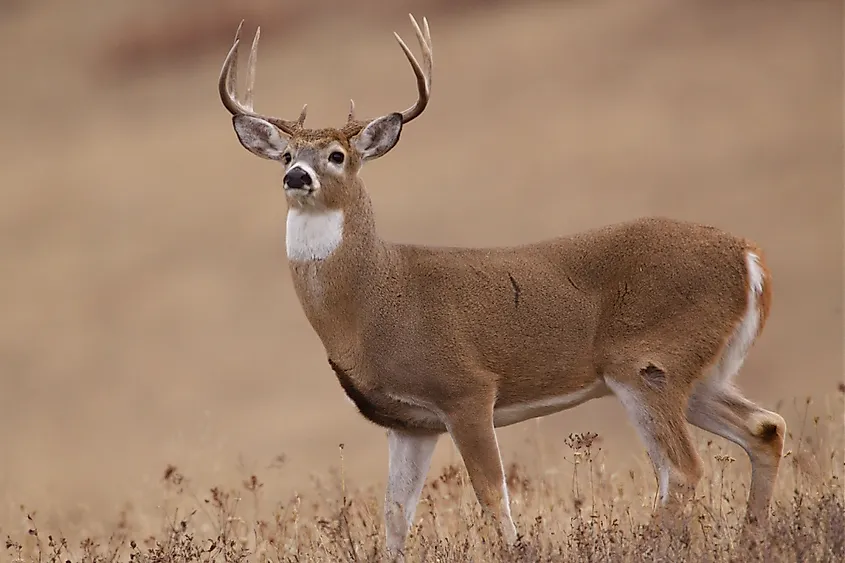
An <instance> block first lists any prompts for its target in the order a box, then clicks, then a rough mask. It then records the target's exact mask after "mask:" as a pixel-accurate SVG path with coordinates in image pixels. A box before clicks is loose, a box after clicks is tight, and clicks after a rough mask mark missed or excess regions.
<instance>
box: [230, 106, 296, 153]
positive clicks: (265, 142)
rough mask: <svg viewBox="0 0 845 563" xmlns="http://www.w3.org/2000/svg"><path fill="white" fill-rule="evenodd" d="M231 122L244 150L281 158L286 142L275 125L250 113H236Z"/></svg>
mask: <svg viewBox="0 0 845 563" xmlns="http://www.w3.org/2000/svg"><path fill="white" fill-rule="evenodd" d="M232 123H233V125H234V126H235V133H237V134H238V140H239V141H240V142H241V144H242V145H243V146H244V148H245V149H246V150H248V151H249V152H251V153H252V154H254V155H256V156H260V157H261V158H266V159H269V160H279V159H281V158H282V154H283V153H284V152H285V149H286V148H287V146H288V142H287V140H286V139H285V138H283V137H282V136H281V135H280V134H279V130H278V129H276V126H275V125H273V124H272V123H270V122H269V121H264V120H263V119H259V118H257V117H252V116H250V115H236V116H235V117H234V118H233V119H232Z"/></svg>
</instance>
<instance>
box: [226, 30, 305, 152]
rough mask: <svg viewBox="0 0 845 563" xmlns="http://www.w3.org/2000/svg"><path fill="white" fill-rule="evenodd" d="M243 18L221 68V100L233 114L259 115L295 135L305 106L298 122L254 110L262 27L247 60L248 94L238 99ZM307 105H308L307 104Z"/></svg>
mask: <svg viewBox="0 0 845 563" xmlns="http://www.w3.org/2000/svg"><path fill="white" fill-rule="evenodd" d="M243 24H244V22H243V20H241V23H240V24H238V30H237V32H236V33H235V41H234V43H233V44H232V47H231V49H229V53H228V54H227V55H226V59H225V60H224V61H223V68H222V69H221V70H220V79H219V81H218V88H217V89H218V91H219V93H220V100H221V101H222V102H223V106H224V107H225V108H226V109H227V110H229V113H231V114H232V115H248V116H251V117H257V118H259V119H263V120H265V121H269V122H270V123H272V124H273V125H275V126H276V127H278V128H279V129H280V130H282V131H283V132H284V133H287V134H288V135H293V134H294V133H295V131H296V130H297V129H299V128H301V127H302V124H303V123H304V122H305V108H304V107H303V108H302V113H300V115H299V119H298V120H297V121H296V122H290V121H287V120H284V119H281V118H279V117H272V116H267V115H262V114H259V113H255V112H254V111H253V109H252V108H253V87H254V86H255V67H256V63H257V62H258V39H259V37H260V35H261V28H258V29H257V30H256V32H255V38H254V39H253V40H252V49H251V50H250V53H249V61H248V62H247V67H248V68H247V86H246V95H245V96H244V99H243V101H241V100H239V99H238V94H237V91H238V47H239V46H240V42H241V29H242V28H243ZM306 107H307V106H306Z"/></svg>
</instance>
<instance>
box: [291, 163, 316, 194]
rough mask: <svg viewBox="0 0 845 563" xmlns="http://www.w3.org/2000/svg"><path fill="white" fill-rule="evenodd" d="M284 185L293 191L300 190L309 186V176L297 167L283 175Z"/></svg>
mask: <svg viewBox="0 0 845 563" xmlns="http://www.w3.org/2000/svg"><path fill="white" fill-rule="evenodd" d="M285 185H287V187H289V188H293V189H295V190H296V189H301V188H303V187H305V186H310V185H311V176H309V175H308V172H306V171H305V170H303V169H302V168H300V167H299V166H297V167H295V168H291V169H290V170H288V173H287V174H285Z"/></svg>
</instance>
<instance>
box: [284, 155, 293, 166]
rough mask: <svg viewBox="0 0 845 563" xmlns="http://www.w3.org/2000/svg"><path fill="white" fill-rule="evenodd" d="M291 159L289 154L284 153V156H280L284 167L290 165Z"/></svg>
mask: <svg viewBox="0 0 845 563" xmlns="http://www.w3.org/2000/svg"><path fill="white" fill-rule="evenodd" d="M291 158H292V157H291V155H290V153H289V152H286V153H285V154H283V155H282V160H284V161H285V165H288V164H290V161H291Z"/></svg>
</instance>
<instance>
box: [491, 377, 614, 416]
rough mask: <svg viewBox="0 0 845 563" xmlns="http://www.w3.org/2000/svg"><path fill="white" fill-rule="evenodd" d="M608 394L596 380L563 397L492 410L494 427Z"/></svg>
mask: <svg viewBox="0 0 845 563" xmlns="http://www.w3.org/2000/svg"><path fill="white" fill-rule="evenodd" d="M608 394H610V390H609V389H608V388H607V386H606V385H605V384H604V382H603V381H600V380H597V381H595V382H594V383H592V384H591V385H590V386H588V387H584V388H583V389H579V390H578V391H575V392H573V393H567V394H565V395H555V396H552V397H543V398H542V399H537V400H535V401H528V402H524V403H518V404H513V405H508V406H506V407H498V408H496V409H494V410H493V424H494V426H508V425H511V424H516V423H518V422H522V421H524V420H528V419H530V418H536V417H538V416H546V415H549V414H553V413H556V412H559V411H562V410H566V409H571V408H572V407H576V406H578V405H580V404H582V403H585V402H587V401H589V400H591V399H597V398H598V397H603V396H605V395H608Z"/></svg>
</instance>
